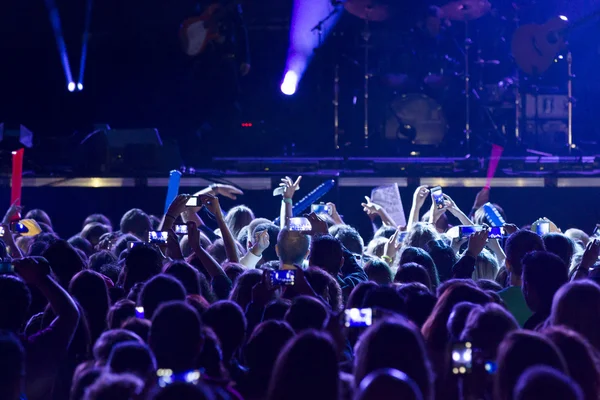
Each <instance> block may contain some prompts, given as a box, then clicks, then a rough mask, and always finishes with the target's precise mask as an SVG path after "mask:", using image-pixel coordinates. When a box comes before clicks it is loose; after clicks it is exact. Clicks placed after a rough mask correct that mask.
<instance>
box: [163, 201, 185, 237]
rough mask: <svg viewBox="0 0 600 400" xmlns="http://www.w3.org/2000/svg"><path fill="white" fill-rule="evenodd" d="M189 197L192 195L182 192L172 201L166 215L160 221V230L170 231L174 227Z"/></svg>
mask: <svg viewBox="0 0 600 400" xmlns="http://www.w3.org/2000/svg"><path fill="white" fill-rule="evenodd" d="M189 199H190V195H187V194H180V195H178V196H177V197H175V199H173V202H171V204H170V205H169V208H168V209H167V213H166V214H165V215H164V217H163V219H162V221H161V223H160V226H159V228H160V229H159V230H161V231H168V230H170V229H172V228H173V225H175V221H177V218H179V216H180V215H181V214H182V213H183V212H184V211H185V208H186V207H185V205H186V203H187V202H188V200H189Z"/></svg>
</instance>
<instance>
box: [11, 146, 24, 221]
mask: <svg viewBox="0 0 600 400" xmlns="http://www.w3.org/2000/svg"><path fill="white" fill-rule="evenodd" d="M23 153H24V149H19V150H17V151H13V153H12V154H13V156H12V179H11V188H10V204H14V203H15V202H17V205H18V206H20V205H21V188H22V187H23ZM20 218H21V216H20V215H18V214H17V215H15V216H14V217H13V220H18V219H20Z"/></svg>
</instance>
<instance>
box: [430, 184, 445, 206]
mask: <svg viewBox="0 0 600 400" xmlns="http://www.w3.org/2000/svg"><path fill="white" fill-rule="evenodd" d="M431 197H432V198H433V202H434V204H435V207H436V208H437V209H438V210H441V209H442V208H444V206H445V204H444V193H443V192H442V188H441V187H440V186H436V187H434V188H432V189H431Z"/></svg>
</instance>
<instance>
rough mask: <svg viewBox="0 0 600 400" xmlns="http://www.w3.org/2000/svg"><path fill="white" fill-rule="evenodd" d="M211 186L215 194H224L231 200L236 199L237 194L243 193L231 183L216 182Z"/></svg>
mask: <svg viewBox="0 0 600 400" xmlns="http://www.w3.org/2000/svg"><path fill="white" fill-rule="evenodd" d="M211 188H212V190H213V192H214V193H215V195H220V196H224V197H227V198H229V199H231V200H236V199H237V196H241V195H243V194H244V192H242V191H241V190H240V189H238V188H236V187H234V186H231V185H223V184H220V183H218V184H214V185H212V186H211Z"/></svg>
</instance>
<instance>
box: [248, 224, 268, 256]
mask: <svg viewBox="0 0 600 400" xmlns="http://www.w3.org/2000/svg"><path fill="white" fill-rule="evenodd" d="M270 245H271V241H270V240H269V232H268V231H266V230H264V231H262V232H257V233H256V234H255V235H254V245H253V246H252V248H251V249H250V251H251V252H252V254H254V255H255V256H257V257H261V256H262V253H263V252H264V251H265V250H266V249H268V248H269V246H270Z"/></svg>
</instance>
